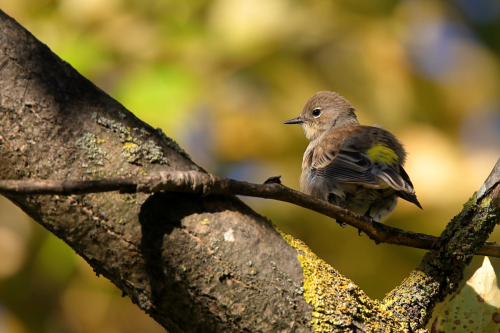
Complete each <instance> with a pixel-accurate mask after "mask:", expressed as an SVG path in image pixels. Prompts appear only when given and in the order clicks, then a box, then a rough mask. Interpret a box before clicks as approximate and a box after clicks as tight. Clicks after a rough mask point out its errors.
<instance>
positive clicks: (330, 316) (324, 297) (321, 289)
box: [274, 226, 407, 333]
mask: <svg viewBox="0 0 500 333" xmlns="http://www.w3.org/2000/svg"><path fill="white" fill-rule="evenodd" d="M274 227H275V226H274ZM275 229H276V230H277V231H278V232H279V233H280V234H281V236H282V237H283V239H284V240H285V241H286V242H287V243H288V244H289V245H290V246H292V247H293V248H295V249H296V250H297V256H298V260H299V261H300V264H301V266H302V269H303V275H304V282H303V289H304V292H303V293H304V297H305V299H306V301H307V302H308V303H309V304H311V305H312V307H313V309H312V319H311V323H310V324H311V325H312V326H313V328H314V330H315V332H322V333H324V332H352V331H354V329H355V327H357V325H363V327H364V328H365V329H366V332H405V331H407V330H405V329H404V328H403V327H402V325H401V324H400V323H399V322H397V321H396V320H395V318H394V317H392V315H391V313H390V312H388V311H385V310H383V309H382V308H381V304H380V302H379V301H377V300H371V299H370V298H369V297H368V296H367V295H366V294H365V293H364V292H363V291H362V290H361V289H360V288H359V287H358V286H357V285H355V284H354V283H353V282H352V281H351V280H349V279H347V278H346V277H344V276H343V275H341V274H340V273H338V272H337V271H336V270H335V269H334V268H333V267H331V266H330V265H328V264H327V263H326V262H325V261H323V260H321V259H320V258H318V257H317V256H316V255H315V254H314V253H313V252H312V251H311V250H310V249H309V247H308V246H307V245H305V244H304V243H303V242H302V241H300V240H298V239H295V238H294V237H292V236H290V235H287V234H285V233H283V232H282V231H280V230H279V229H278V228H276V227H275ZM354 321H356V323H354Z"/></svg>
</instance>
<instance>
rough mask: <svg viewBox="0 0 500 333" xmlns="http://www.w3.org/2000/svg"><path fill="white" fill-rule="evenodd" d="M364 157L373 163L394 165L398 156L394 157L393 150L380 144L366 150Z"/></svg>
mask: <svg viewBox="0 0 500 333" xmlns="http://www.w3.org/2000/svg"><path fill="white" fill-rule="evenodd" d="M366 155H367V156H368V158H369V159H370V160H372V162H374V163H383V164H396V163H397V161H398V155H396V153H395V152H394V150H392V149H391V148H388V147H386V146H384V145H383V144H381V143H379V144H378V145H375V146H373V147H372V148H370V149H368V151H367V152H366Z"/></svg>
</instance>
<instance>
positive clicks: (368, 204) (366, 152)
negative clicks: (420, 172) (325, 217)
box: [285, 91, 422, 221]
mask: <svg viewBox="0 0 500 333" xmlns="http://www.w3.org/2000/svg"><path fill="white" fill-rule="evenodd" d="M354 111H355V109H354V108H353V107H352V105H351V104H350V103H349V102H348V101H347V100H346V99H345V98H343V97H342V96H340V95H339V94H337V93H334V92H330V91H320V92H318V93H316V94H314V95H313V96H312V97H311V98H310V99H309V100H308V101H307V103H306V105H305V106H304V108H303V110H302V112H301V113H300V115H299V116H298V117H297V118H295V119H291V120H288V121H286V122H285V124H300V125H302V129H303V130H304V132H305V134H306V137H307V139H308V140H309V141H310V143H309V146H308V147H307V149H306V151H305V153H304V157H303V160H302V174H301V176H300V190H301V191H302V192H304V193H306V194H309V195H311V196H313V197H316V198H319V199H322V200H325V201H328V202H330V203H331V204H334V205H336V206H340V207H343V208H346V209H348V210H350V211H353V212H355V213H357V214H359V215H364V216H368V217H371V218H372V219H373V220H375V221H380V220H382V219H384V218H385V217H386V216H387V215H389V214H390V213H391V212H392V211H393V210H394V209H395V208H396V204H397V202H398V198H402V199H404V200H407V201H409V202H411V203H414V204H415V205H417V206H418V207H419V208H422V206H421V205H420V203H419V202H418V200H417V196H416V195H415V190H414V189H413V184H412V182H411V180H410V177H408V174H407V173H406V171H405V169H404V168H403V165H404V163H405V160H406V151H405V149H404V148H403V145H402V144H401V143H400V142H399V141H398V139H396V137H395V136H394V135H393V134H391V133H390V132H389V131H386V130H385V129H383V128H380V127H377V126H364V125H360V124H359V122H358V119H357V118H356V114H355V113H354Z"/></svg>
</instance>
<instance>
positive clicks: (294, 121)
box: [283, 117, 306, 124]
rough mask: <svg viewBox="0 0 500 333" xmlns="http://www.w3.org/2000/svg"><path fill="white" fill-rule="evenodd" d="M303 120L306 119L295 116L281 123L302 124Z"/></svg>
mask: <svg viewBox="0 0 500 333" xmlns="http://www.w3.org/2000/svg"><path fill="white" fill-rule="evenodd" d="M304 121H306V120H305V119H304V118H301V117H297V118H294V119H290V120H287V121H285V122H284V123H283V124H302V123H303V122H304Z"/></svg>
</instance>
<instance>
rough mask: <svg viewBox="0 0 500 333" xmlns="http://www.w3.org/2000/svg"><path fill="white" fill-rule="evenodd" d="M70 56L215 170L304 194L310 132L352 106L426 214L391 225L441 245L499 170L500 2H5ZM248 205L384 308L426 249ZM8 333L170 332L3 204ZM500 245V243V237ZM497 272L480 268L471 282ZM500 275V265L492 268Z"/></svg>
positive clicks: (277, 208) (4, 326)
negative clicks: (393, 143)
mask: <svg viewBox="0 0 500 333" xmlns="http://www.w3.org/2000/svg"><path fill="white" fill-rule="evenodd" d="M0 8H1V9H2V10H4V11H5V12H6V13H7V14H9V15H10V16H12V17H14V18H15V19H16V20H17V21H18V22H20V23H21V24H22V25H23V26H24V27H26V28H27V29H28V30H29V31H31V33H33V34H34V35H35V36H36V37H37V38H38V39H40V40H41V41H42V42H44V43H46V44H47V45H48V46H49V47H50V48H51V49H52V50H53V51H54V52H55V53H56V54H58V55H59V56H60V57H61V58H62V59H64V60H66V61H67V62H69V63H70V64H71V65H72V66H73V67H75V68H76V69H77V70H78V71H79V72H80V73H82V74H83V75H84V76H86V77H87V78H88V79H90V80H91V81H93V82H94V83H95V84H96V85H97V86H99V87H100V88H102V89H103V90H104V91H106V92H107V93H109V94H110V95H111V96H113V97H114V98H115V99H117V100H118V101H119V102H121V103H122V104H123V105H124V106H125V107H127V108H128V109H129V110H130V111H132V112H133V113H134V114H136V115H137V116H138V117H140V118H141V119H143V120H144V121H146V122H148V123H149V124H151V125H152V126H154V127H160V128H162V129H163V130H164V132H165V133H166V134H167V135H168V136H170V137H172V138H174V139H175V140H177V141H178V142H179V143H180V145H181V146H182V147H183V148H184V149H186V151H188V152H189V154H191V156H192V157H193V159H194V161H195V162H197V163H198V164H199V165H201V166H202V167H203V168H205V169H206V170H207V171H209V172H211V173H215V174H218V175H221V176H226V177H231V178H235V179H238V180H246V181H250V182H257V183H262V182H263V181H264V180H265V179H267V178H268V177H269V176H274V175H282V181H283V183H284V184H285V185H287V186H289V187H292V188H294V189H298V178H299V175H300V171H301V169H300V168H301V159H302V153H303V152H304V150H305V148H306V146H307V144H308V142H307V140H306V138H305V136H304V133H303V132H302V130H301V128H300V127H299V126H290V125H283V121H285V120H288V119H290V118H294V117H296V116H297V115H298V114H299V113H300V111H301V109H302V107H303V105H304V104H305V102H306V101H307V99H308V98H309V97H310V96H311V95H312V94H314V93H315V92H316V91H320V90H332V91H336V92H339V93H340V94H341V95H343V96H344V97H346V98H347V99H348V100H349V101H350V102H351V103H352V104H353V105H354V107H355V108H356V109H357V114H358V119H359V120H360V122H361V123H363V124H366V125H373V124H381V125H382V126H383V127H384V128H386V129H388V130H390V131H391V132H393V133H395V134H396V136H397V137H398V138H399V139H400V140H401V141H402V142H403V143H404V144H405V145H406V148H407V150H408V152H409V158H408V162H407V167H406V170H407V172H408V174H409V175H410V177H411V179H412V181H413V184H414V185H415V189H416V192H417V195H418V198H419V200H420V202H421V203H422V206H423V207H424V210H423V211H421V210H419V209H418V208H417V207H415V206H414V205H412V204H409V203H407V202H404V201H400V204H399V205H398V207H397V208H396V211H395V212H394V213H393V214H392V215H391V216H390V217H389V218H388V219H387V220H386V221H385V223H387V224H388V225H391V226H395V227H398V228H402V229H407V230H412V231H415V232H421V233H426V234H432V235H439V233H440V232H441V231H442V230H443V228H444V227H445V225H446V223H447V221H449V219H450V218H452V217H453V216H454V215H455V214H457V213H458V212H459V211H460V210H461V208H462V205H463V203H465V202H466V201H467V199H468V198H469V197H470V196H471V195H472V193H473V192H474V191H476V190H478V189H479V187H480V186H481V184H482V183H483V182H484V180H485V179H486V177H487V176H488V174H489V172H490V171H491V169H492V168H493V166H494V164H495V162H496V160H497V159H498V158H499V157H500V99H499V96H500V95H499V92H500V37H499V36H500V2H499V1H497V0H448V1H439V0H438V1H427V0H418V1H416V0H413V1H412V0H407V1H396V0H380V1H371V0H363V1H360V0H338V1H327V0H315V1H312V0H311V1H308V0H191V1H183V0H37V1H34V0H16V1H12V0H0ZM244 200H245V201H246V202H247V203H248V204H249V205H250V206H251V207H253V209H254V210H256V211H257V212H259V213H261V214H263V215H265V216H267V217H268V218H270V219H271V220H272V221H273V222H274V223H275V224H276V225H278V226H279V227H280V228H281V229H282V230H284V231H285V232H287V233H290V234H292V235H293V236H295V237H297V238H300V239H302V240H303V241H305V242H306V243H307V244H308V245H309V246H310V247H311V248H312V249H313V251H314V252H315V253H317V254H318V255H319V256H320V257H321V258H322V259H324V260H326V261H327V262H328V263H329V264H331V265H332V266H333V267H335V268H336V269H338V270H339V271H340V272H341V273H342V274H344V275H346V276H347V277H349V278H350V279H352V280H353V281H354V282H355V283H357V284H358V285H359V286H360V287H361V288H362V289H363V290H365V291H366V293H367V294H368V295H369V296H370V297H372V298H378V299H381V298H383V297H384V295H385V294H386V293H387V292H389V291H390V290H391V289H392V288H394V287H395V286H397V285H398V284H399V283H400V282H401V281H402V280H403V279H404V278H405V277H406V276H408V274H409V272H410V271H411V270H412V269H414V268H415V267H417V265H418V264H419V263H420V260H421V258H422V256H423V255H424V253H425V251H422V250H417V249H410V248H405V247H398V246H395V245H387V244H381V245H378V246H377V245H375V244H374V242H372V241H370V240H369V239H368V238H367V237H366V236H365V235H362V236H361V237H359V236H358V234H357V230H355V229H353V228H351V227H346V228H345V229H342V228H340V227H339V226H338V224H336V223H335V222H333V221H332V220H331V219H329V218H326V217H324V216H320V215H319V214H316V213H313V212H310V211H307V210H305V209H302V208H299V207H295V206H292V205H289V204H285V203H281V202H276V201H272V200H263V199H246V198H244ZM0 211H1V214H0V332H1V333H3V332H9V333H10V332H15V333H20V332H111V333H113V332H163V331H164V330H163V329H162V328H161V327H160V326H159V325H158V324H156V322H154V321H153V320H152V319H151V318H149V317H148V316H147V315H145V314H143V313H142V312H141V311H140V310H139V309H138V308H137V307H135V306H134V305H133V304H132V303H131V301H130V299H129V298H128V297H125V298H122V297H121V293H120V291H119V290H118V289H117V288H116V287H114V286H113V285H112V284H111V283H110V282H109V281H107V280H105V279H104V278H102V277H101V278H97V277H96V276H95V274H94V273H93V272H92V269H91V268H90V266H88V265H87V264H86V263H85V262H84V261H83V260H82V259H80V258H79V257H77V256H76V255H75V254H74V252H73V251H72V250H71V249H70V248H69V247H67V246H66V245H65V244H64V243H63V242H62V241H60V240H59V239H56V238H55V237H54V236H52V235H51V234H49V233H48V232H46V231H45V230H44V229H42V227H40V226H39V225H37V224H36V223H34V222H33V221H31V220H30V219H29V218H28V217H27V216H26V215H25V214H24V213H22V212H21V211H20V210H19V209H18V208H17V207H15V206H14V205H12V204H11V203H10V202H8V201H7V200H6V199H4V198H0ZM491 240H492V241H500V234H499V231H498V230H496V231H495V232H494V234H493V235H492V238H491ZM481 261H482V257H478V258H476V259H474V261H473V263H472V265H471V266H470V268H469V269H468V270H467V272H466V277H467V278H469V277H470V276H471V274H472V273H473V271H474V270H475V269H477V268H478V266H479V265H480V263H481ZM492 264H493V265H494V267H495V268H496V271H497V273H498V272H500V260H498V259H496V258H492Z"/></svg>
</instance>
